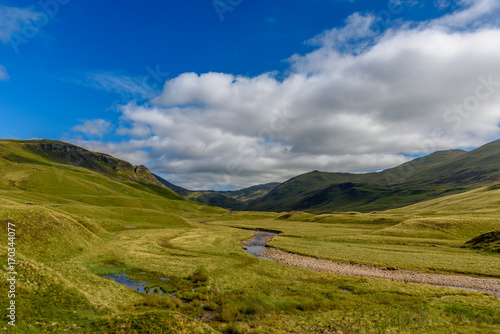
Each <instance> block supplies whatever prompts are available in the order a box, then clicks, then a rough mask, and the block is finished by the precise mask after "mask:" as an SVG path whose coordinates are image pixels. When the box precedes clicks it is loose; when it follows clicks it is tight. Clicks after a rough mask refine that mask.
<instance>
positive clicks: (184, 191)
mask: <svg viewBox="0 0 500 334" xmlns="http://www.w3.org/2000/svg"><path fill="white" fill-rule="evenodd" d="M153 175H154V177H156V179H157V180H158V181H160V182H161V183H162V184H163V185H164V186H165V187H167V188H169V189H170V190H173V191H175V192H176V193H178V194H179V195H181V196H188V195H189V193H190V192H191V191H190V190H187V189H185V188H182V187H179V186H176V185H175V184H173V183H170V182H168V181H167V180H165V179H164V178H162V177H161V176H159V175H156V174H153Z"/></svg>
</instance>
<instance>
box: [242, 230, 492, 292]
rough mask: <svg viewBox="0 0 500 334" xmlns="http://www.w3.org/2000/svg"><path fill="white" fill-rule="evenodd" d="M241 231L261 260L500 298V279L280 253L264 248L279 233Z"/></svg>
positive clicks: (245, 246)
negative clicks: (483, 293)
mask: <svg viewBox="0 0 500 334" xmlns="http://www.w3.org/2000/svg"><path fill="white" fill-rule="evenodd" d="M244 230H246V231H250V232H252V233H254V234H255V236H254V237H253V238H252V239H250V240H246V241H243V242H242V246H243V249H244V250H245V252H247V253H248V254H251V255H253V256H255V257H257V258H260V259H265V260H270V261H274V262H279V263H281V264H285V265H290V266H294V267H299V268H304V269H308V270H312V271H318V272H329V273H334V274H340V275H349V276H359V277H371V278H379V279H385V280H392V281H399V282H405V283H416V284H425V285H432V286H438V287H446V288H454V289H464V290H473V291H478V292H486V293H489V294H492V295H495V296H497V297H499V298H500V279H494V278H477V277H470V276H458V275H443V274H428V273H423V272H418V271H412V270H406V269H396V270H387V269H385V268H381V267H376V266H370V265H364V264H351V263H345V262H336V261H330V260H323V259H318V258H313V257H309V256H303V255H297V254H293V253H288V252H283V251H281V250H278V249H275V248H266V244H268V243H269V242H270V241H271V240H272V239H273V238H274V237H275V236H277V235H278V234H279V233H280V232H275V231H255V230H249V229H244Z"/></svg>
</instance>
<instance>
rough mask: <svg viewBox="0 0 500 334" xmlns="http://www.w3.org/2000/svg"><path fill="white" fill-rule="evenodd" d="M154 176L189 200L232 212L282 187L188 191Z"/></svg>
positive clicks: (267, 184) (266, 186)
mask: <svg viewBox="0 0 500 334" xmlns="http://www.w3.org/2000/svg"><path fill="white" fill-rule="evenodd" d="M153 175H154V176H155V177H156V179H157V180H158V181H160V182H161V183H162V184H163V185H165V186H166V187H168V188H169V189H171V190H173V191H175V192H176V193H177V194H179V195H181V196H184V197H185V198H187V199H190V200H192V201H198V202H202V203H204V204H207V205H211V206H220V207H222V208H225V209H231V210H245V208H246V207H247V206H248V205H249V204H250V203H251V202H253V201H255V200H257V199H259V198H261V197H263V196H265V195H267V194H268V193H269V192H270V191H271V190H272V189H274V188H276V187H277V186H278V185H280V183H277V182H274V183H266V184H259V185H255V186H251V187H248V188H244V189H240V190H234V191H214V190H187V189H185V188H182V187H179V186H176V185H175V184H172V183H170V182H169V181H167V180H165V179H164V178H162V177H161V176H158V175H156V174H153Z"/></svg>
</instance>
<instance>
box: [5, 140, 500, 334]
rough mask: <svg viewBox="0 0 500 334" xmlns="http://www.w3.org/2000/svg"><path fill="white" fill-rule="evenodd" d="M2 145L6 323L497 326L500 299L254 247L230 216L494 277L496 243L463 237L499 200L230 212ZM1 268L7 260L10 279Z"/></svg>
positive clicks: (162, 328)
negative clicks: (366, 209) (288, 259)
mask: <svg viewBox="0 0 500 334" xmlns="http://www.w3.org/2000/svg"><path fill="white" fill-rule="evenodd" d="M2 145H3V146H2ZM2 145H0V146H1V147H2V148H1V149H0V156H3V157H7V158H9V159H10V160H7V159H5V158H0V236H4V237H5V238H4V242H2V243H0V257H1V258H4V259H6V257H7V239H6V224H7V222H11V223H15V225H16V232H17V238H16V249H17V257H18V260H19V265H18V266H17V271H18V280H17V291H16V295H17V297H16V301H17V302H18V309H17V312H18V313H17V315H18V320H17V326H16V327H15V328H10V327H8V325H7V324H6V322H3V323H2V324H0V328H3V329H4V328H8V330H9V332H12V333H54V332H56V333H62V332H66V331H67V332H75V333H245V332H246V333H248V332H250V333H291V332H292V333H293V332H295V333H314V332H320V333H321V332H324V331H325V330H326V331H330V332H335V331H337V332H340V331H342V332H343V333H419V332H421V333H424V332H425V333H498V332H499V331H500V321H499V319H500V313H499V310H500V301H499V299H497V298H494V297H492V296H490V295H486V294H482V293H478V292H473V291H465V290H456V289H447V288H438V287H429V286H423V285H414V284H405V283H398V282H390V281H383V280H377V279H366V278H359V277H348V276H340V275H333V274H327V273H316V272H311V271H307V270H303V269H299V268H295V267H289V266H284V265H281V264H278V263H274V262H271V261H266V260H260V259H257V258H255V257H253V256H251V255H249V254H247V253H245V252H244V250H243V249H242V247H241V245H240V242H241V241H242V240H245V239H248V238H250V237H251V236H252V233H251V232H248V231H244V230H241V229H236V228H232V227H228V226H241V227H243V226H244V227H250V228H265V229H276V230H280V231H283V234H282V235H280V236H279V237H277V238H276V239H275V240H274V241H273V243H272V244H273V245H274V246H276V247H282V248H284V249H288V250H290V251H295V252H303V253H305V254H310V255H315V256H318V257H326V258H330V257H331V258H336V259H337V258H341V259H343V260H346V261H354V262H368V263H377V264H380V265H386V264H387V265H394V266H399V265H401V266H404V267H412V268H417V269H422V270H439V271H452V272H456V271H466V272H471V273H474V274H477V275H481V274H483V275H490V276H497V277H498V276H499V275H500V273H499V272H498V268H499V265H498V263H499V262H498V261H499V258H498V255H497V254H495V253H492V252H485V251H477V250H471V249H464V248H460V246H461V245H462V244H463V242H465V241H467V240H468V238H469V237H470V236H471V235H472V234H474V233H475V232H474V231H477V234H480V233H482V232H483V231H485V230H486V229H487V228H490V227H495V226H496V223H495V220H494V218H495V217H496V215H497V214H498V212H494V211H491V210H490V211H488V210H489V209H488V210H487V211H485V212H483V211H481V209H480V208H478V209H477V210H475V211H474V213H473V214H471V215H470V216H464V215H463V214H462V213H457V216H454V215H453V214H454V213H453V210H452V209H450V210H449V211H447V209H446V203H445V202H444V201H443V202H442V203H440V204H435V205H436V206H441V207H440V208H439V210H442V211H443V213H442V214H441V216H440V215H439V212H438V209H434V208H432V209H429V208H424V207H418V208H407V209H406V211H404V210H403V209H402V210H401V211H397V210H396V211H391V212H386V213H374V214H357V213H344V214H334V215H320V216H315V215H312V214H303V213H297V212H292V213H290V214H285V215H281V214H277V213H265V212H234V213H232V214H229V215H225V214H227V212H228V211H227V210H223V209H220V208H213V207H207V206H204V205H201V204H199V203H195V202H190V201H188V200H183V199H181V198H178V197H176V196H172V195H171V193H169V192H164V191H162V190H161V189H160V188H154V186H153V185H147V184H143V183H137V182H135V183H134V182H133V181H126V180H121V179H117V178H116V177H110V176H109V175H103V174H101V173H98V172H95V171H90V170H87V169H85V168H81V167H69V166H67V165H64V164H61V163H59V162H54V161H51V160H50V159H48V158H44V157H42V156H40V155H37V154H35V153H33V152H32V151H30V150H25V149H23V148H22V147H20V146H19V145H18V144H17V143H16V142H8V143H2ZM6 145H7V146H8V147H6ZM9 145H10V146H9ZM13 160H14V161H13ZM493 191H494V190H493ZM474 196H475V195H474ZM477 196H480V195H477ZM477 201H479V199H477ZM27 203H32V204H33V205H28V204H27ZM478 203H479V202H478ZM423 220H424V221H425V222H426V223H425V224H422V221H423ZM199 222H205V223H206V224H199ZM430 222H434V223H430ZM436 222H437V223H436ZM445 222H446V223H447V224H448V225H446V224H444V223H445ZM405 223H408V227H405V226H406V225H405ZM401 224H402V225H401ZM127 226H128V227H127ZM131 226H135V227H133V228H132V227H131ZM398 226H399V227H398ZM403 227H404V228H403ZM436 227H439V229H436ZM496 229H498V228H496ZM443 230H444V231H445V232H443ZM428 233H431V234H429V235H428ZM432 233H434V234H432ZM443 233H445V234H444V235H445V236H447V237H444V236H443ZM469 239H470V238H469ZM419 252H420V253H419ZM417 254H421V256H422V257H421V258H420V259H418V258H417V257H416V255H417ZM440 259H441V260H440ZM458 259H460V261H459V260H458ZM398 261H400V262H401V263H399V262H398ZM468 261H470V263H468ZM455 262H461V263H455ZM488 266H489V267H488ZM6 272H7V271H6V268H5V267H2V268H0V289H1V291H4V292H6V291H7V281H6V278H7V273H6ZM119 273H126V274H128V275H129V277H130V278H132V279H137V280H144V281H147V282H148V286H149V287H156V286H158V287H161V288H162V289H163V290H164V291H166V292H169V293H171V294H173V295H175V296H176V297H177V298H173V297H170V296H158V295H142V294H140V293H138V292H135V291H133V290H131V289H129V288H127V287H125V286H123V285H120V284H118V283H116V282H114V281H112V280H111V279H108V278H104V277H102V275H107V274H119ZM161 278H170V280H168V281H167V280H162V279H161ZM193 289H194V291H193ZM346 291H348V292H349V293H348V292H346ZM7 302H8V299H7V294H6V293H0V304H1V305H6V303H7ZM196 319H198V320H196Z"/></svg>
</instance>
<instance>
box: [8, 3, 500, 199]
mask: <svg viewBox="0 0 500 334" xmlns="http://www.w3.org/2000/svg"><path fill="white" fill-rule="evenodd" d="M499 59H500V1H499V0H425V1H417V0H386V1H369V0H308V1H303V0H252V1H250V0H192V1H181V0H148V1H139V0H120V1H117V0H107V1H90V0H40V1H34V0H33V1H25V0H16V1H13V0H10V1H9V0H6V1H1V0H0V114H1V119H2V122H1V123H0V138H3V139H33V138H39V139H53V140H63V141H67V142H71V143H73V144H76V145H79V146H82V147H85V148H87V149H90V150H93V151H97V152H103V153H107V154H111V155H113V156H116V157H118V158H121V159H124V160H127V161H130V162H131V163H133V164H144V165H146V166H147V167H148V168H149V169H150V170H151V171H153V172H154V173H157V174H159V175H161V176H163V177H165V178H166V179H167V180H169V181H170V182H172V183H174V184H177V185H179V186H183V187H186V188H188V189H216V190H226V189H238V188H242V187H247V186H251V185H255V184H261V183H267V182H283V181H285V180H287V179H289V178H291V177H294V176H296V175H299V174H302V173H306V172H309V171H312V170H322V171H330V172H353V173H360V172H367V171H377V170H382V169H385V168H388V167H393V166H397V165H399V164H401V163H403V162H406V161H408V160H410V159H412V158H414V157H417V156H422V155H425V154H428V153H432V152H434V151H437V150H444V149H454V148H462V149H471V148H475V147H478V146H480V145H483V144H485V143H487V142H489V141H493V140H496V139H498V138H500V128H499V124H500V62H499V61H498V60H499Z"/></svg>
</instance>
